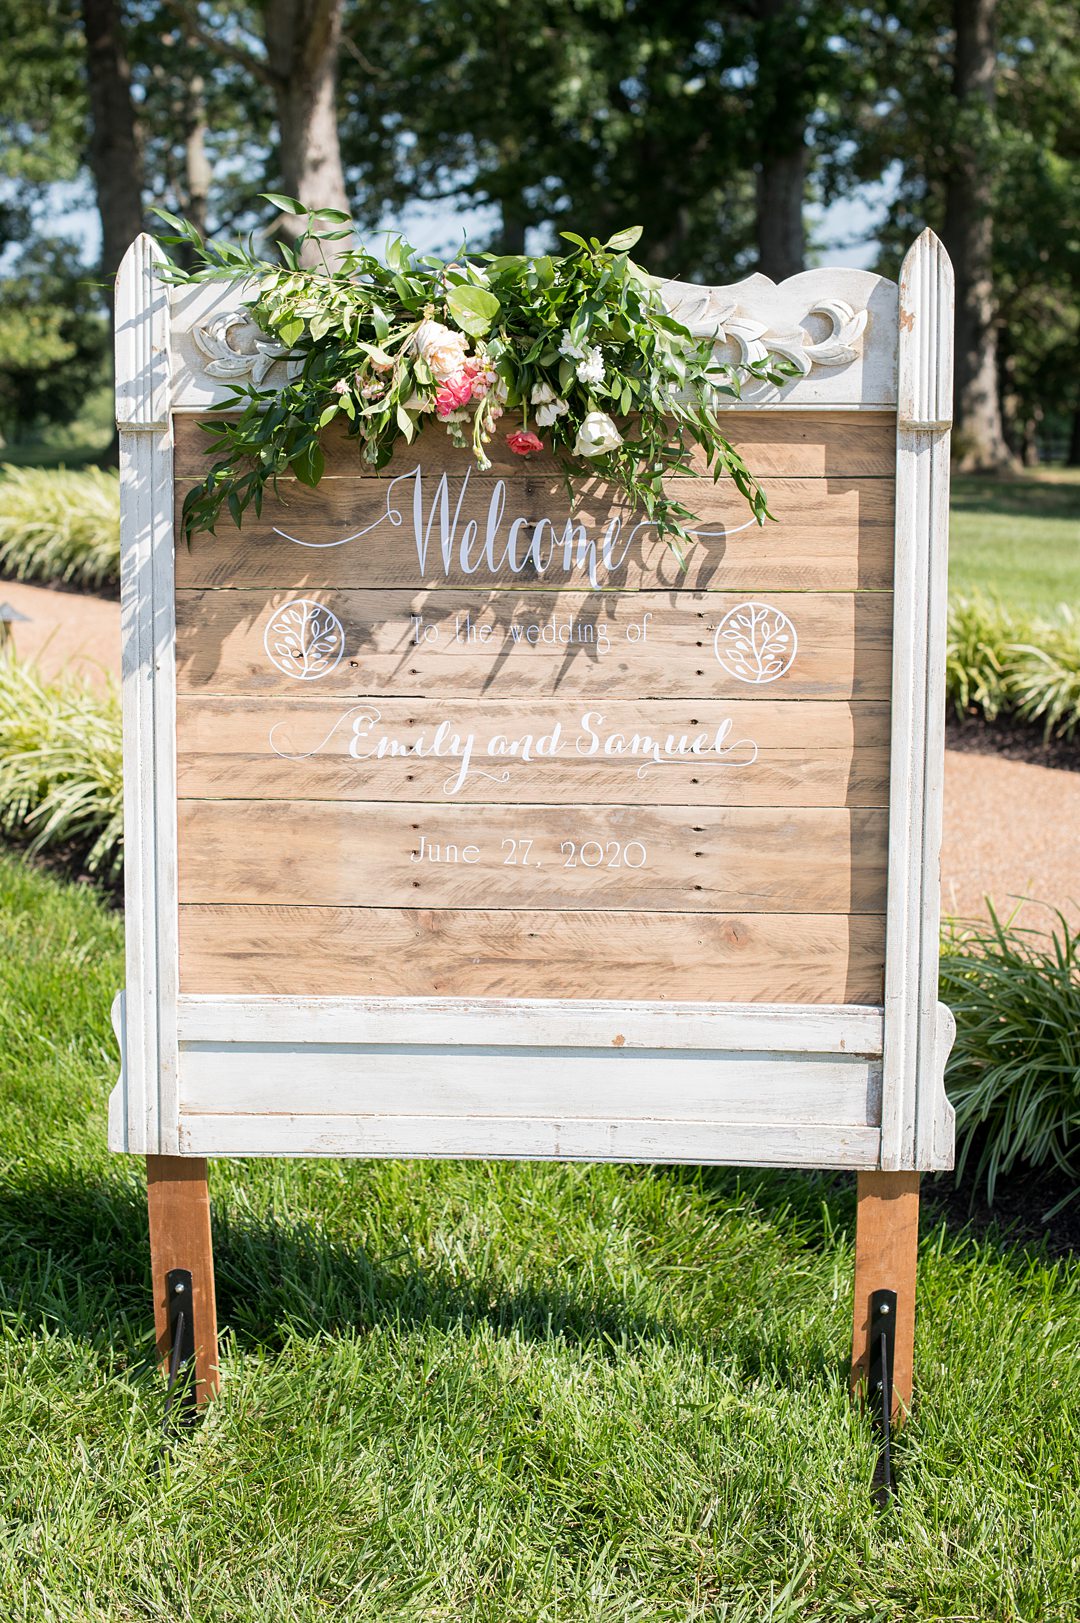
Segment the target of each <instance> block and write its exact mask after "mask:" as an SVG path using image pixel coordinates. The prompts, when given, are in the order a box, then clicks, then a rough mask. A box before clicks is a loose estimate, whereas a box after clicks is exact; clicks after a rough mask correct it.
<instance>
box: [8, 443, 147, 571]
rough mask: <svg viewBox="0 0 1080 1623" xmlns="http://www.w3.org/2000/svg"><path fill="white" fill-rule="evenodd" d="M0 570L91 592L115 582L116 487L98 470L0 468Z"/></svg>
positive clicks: (117, 568)
mask: <svg viewBox="0 0 1080 1623" xmlns="http://www.w3.org/2000/svg"><path fill="white" fill-rule="evenodd" d="M0 570H3V571H4V572H5V573H6V574H8V575H13V576H14V577H15V579H16V580H39V581H47V582H53V581H62V582H64V583H65V584H67V585H72V586H82V587H86V588H87V589H88V590H91V591H93V590H94V589H96V588H97V587H99V586H112V585H115V584H116V583H117V582H118V581H119V579H120V486H119V481H118V480H117V477H116V475H115V474H114V473H106V472H105V471H103V470H102V469H100V468H86V469H84V470H80V471H79V472H77V473H76V472H71V471H69V470H67V469H64V468H58V469H48V470H46V469H43V468H12V467H3V468H0Z"/></svg>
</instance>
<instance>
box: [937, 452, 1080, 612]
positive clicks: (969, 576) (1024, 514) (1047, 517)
mask: <svg viewBox="0 0 1080 1623" xmlns="http://www.w3.org/2000/svg"><path fill="white" fill-rule="evenodd" d="M949 585H950V588H951V589H952V591H953V592H954V593H956V594H963V595H970V594H971V593H972V592H982V593H983V594H984V595H988V596H994V597H998V598H1000V600H1001V602H1002V603H1003V604H1004V605H1005V607H1006V608H1008V609H1011V610H1014V611H1016V612H1018V613H1026V614H1035V615H1042V616H1044V617H1045V616H1052V615H1055V614H1056V613H1057V611H1058V609H1059V607H1060V605H1061V604H1063V603H1064V604H1068V605H1069V606H1070V607H1072V608H1073V609H1074V610H1078V611H1080V469H1069V470H1064V469H1052V470H1047V471H1046V472H1042V473H1033V474H1028V475H1025V476H1024V477H1022V478H1017V479H976V478H959V479H954V480H953V490H952V518H951V523H950V534H949Z"/></svg>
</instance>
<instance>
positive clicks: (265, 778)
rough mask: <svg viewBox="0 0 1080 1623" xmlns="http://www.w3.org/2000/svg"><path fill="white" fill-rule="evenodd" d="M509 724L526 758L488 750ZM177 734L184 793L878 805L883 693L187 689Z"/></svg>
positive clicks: (885, 726)
mask: <svg viewBox="0 0 1080 1623" xmlns="http://www.w3.org/2000/svg"><path fill="white" fill-rule="evenodd" d="M440 728H445V729H446V731H445V732H444V733H443V734H442V735H440ZM556 729H558V732H556ZM718 736H719V737H720V738H721V743H720V746H719V751H717V750H715V749H714V748H713V745H715V744H716V740H717V738H718ZM529 738H531V739H532V740H533V741H534V744H533V745H532V746H530V745H528V744H526V743H525V742H524V741H525V740H527V739H529ZM551 738H555V739H556V743H557V752H556V753H555V754H554V755H551V754H546V755H545V754H541V755H539V756H537V755H536V754H535V753H534V745H535V740H537V739H539V740H544V739H551ZM511 739H513V740H517V741H518V742H519V746H520V750H522V751H523V750H524V749H525V748H528V749H529V754H530V757H531V758H530V759H528V760H525V759H522V758H521V753H519V754H518V755H516V756H510V755H506V754H502V753H499V752H500V750H501V749H504V748H505V747H506V746H505V745H504V742H503V741H504V740H507V741H508V740H511ZM601 739H602V740H603V743H597V744H595V750H596V753H593V754H586V753H584V751H587V750H592V749H594V741H596V740H601ZM650 739H651V740H654V741H656V742H657V744H658V745H659V747H660V748H661V749H662V750H667V748H668V744H667V741H668V740H669V739H671V740H673V741H674V746H673V750H672V758H670V759H668V758H665V759H664V760H662V762H661V763H660V764H656V762H655V761H654V759H653V757H652V755H651V753H650V751H649V745H648V742H647V740H650ZM635 740H636V741H637V744H636V747H635ZM682 740H688V741H690V743H691V744H693V743H694V741H699V743H698V750H697V752H696V753H694V752H692V751H690V750H688V751H687V753H686V754H684V755H683V756H681V757H678V758H676V757H674V749H675V748H677V747H678V745H679V742H680V741H682ZM810 741H812V742H810ZM579 746H580V748H579ZM418 747H419V749H420V750H422V751H432V750H438V752H439V753H437V754H432V753H418V752H417V749H418ZM620 747H621V748H623V749H624V750H625V753H621V754H620V753H616V751H617V750H618V749H619V748H620ZM176 748H177V783H178V792H179V795H180V797H181V798H182V799H204V800H205V799H223V798H224V799H252V800H275V799H276V800H282V799H312V800H434V801H438V800H442V799H445V798H446V797H447V794H448V792H452V793H453V796H454V798H455V799H457V800H459V801H462V802H470V801H494V802H499V803H503V802H511V801H518V800H525V801H529V802H533V803H539V804H546V805H558V804H582V805H590V804H597V803H601V804H606V805H707V806H770V805H771V806H884V805H886V804H887V802H888V782H889V707H888V705H886V704H882V703H861V704H849V703H843V702H840V703H823V702H819V701H816V700H812V699H807V700H803V701H801V702H799V703H790V702H787V701H782V700H769V699H758V700H755V699H747V700H734V701H731V702H723V701H717V700H712V699H706V700H704V701H698V700H695V701H693V702H692V703H691V702H687V701H685V700H683V701H681V702H675V701H665V700H653V701H646V702H638V703H634V702H627V701H626V700H601V701H597V703H596V705H595V706H594V707H585V706H578V707H576V708H574V707H572V706H570V705H569V704H565V703H562V702H558V701H542V702H538V703H535V704H525V703H523V702H519V701H516V700H511V701H506V700H499V699H488V700H483V701H480V702H477V701H468V700H459V701H457V702H456V703H454V704H453V705H452V706H448V705H447V704H445V703H441V704H440V703H435V702H432V701H430V700H426V699H383V698H380V699H378V700H375V699H367V700H364V699H361V700H359V701H358V702H357V703H356V704H350V703H349V702H348V701H347V700H341V699H321V698H315V697H312V698H295V699H221V698H199V697H194V696H191V695H188V696H186V697H184V698H182V699H181V700H180V701H179V703H178V705H177V727H176ZM397 749H408V750H409V753H408V754H398V753H391V752H392V751H394V750H397ZM466 749H468V750H469V751H470V755H469V760H468V762H466V763H465V775H464V777H462V760H463V752H464V751H465V750H466ZM380 750H384V753H383V754H382V755H381V756H380V755H378V753H377V752H378V751H380ZM351 751H355V752H356V753H355V755H353V754H351V753H350V752H351ZM367 757H371V758H367ZM471 763H475V766H476V768H477V770H476V771H475V772H474V771H472V770H471ZM502 772H505V773H506V774H507V775H506V778H505V781H500V774H501V773H502Z"/></svg>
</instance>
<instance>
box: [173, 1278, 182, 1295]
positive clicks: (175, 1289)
mask: <svg viewBox="0 0 1080 1623" xmlns="http://www.w3.org/2000/svg"><path fill="white" fill-rule="evenodd" d="M183 1294H184V1287H183V1285H182V1284H181V1283H180V1281H179V1280H177V1281H176V1284H175V1285H174V1286H173V1295H174V1296H183Z"/></svg>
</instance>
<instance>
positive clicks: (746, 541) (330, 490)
mask: <svg viewBox="0 0 1080 1623" xmlns="http://www.w3.org/2000/svg"><path fill="white" fill-rule="evenodd" d="M669 490H670V492H671V493H672V494H673V495H674V496H676V497H677V498H678V500H679V501H681V502H682V503H683V504H684V505H685V506H686V507H688V508H689V509H690V510H691V511H692V512H693V513H694V514H695V515H696V517H697V520H698V524H697V529H698V530H699V533H700V537H701V538H700V540H699V541H698V544H697V545H696V546H694V547H693V548H691V549H690V551H689V552H688V554H687V557H686V560H685V566H684V562H683V561H681V560H680V559H679V558H678V557H677V556H676V554H675V553H674V552H673V551H672V548H671V547H670V545H669V544H668V543H667V542H666V541H664V540H660V539H658V538H657V537H656V534H655V532H654V531H653V529H652V526H651V525H646V524H644V522H643V521H642V522H638V521H636V520H635V515H634V512H633V509H631V508H629V507H628V506H627V505H626V504H625V503H624V502H623V501H622V500H621V499H620V500H613V499H612V496H611V493H610V487H608V486H606V485H600V486H596V485H595V484H594V485H589V484H586V485H585V486H584V488H583V489H582V490H581V492H580V493H579V494H578V495H577V496H576V497H575V499H574V501H573V502H571V501H570V499H569V498H568V496H567V493H566V488H565V486H564V485H563V483H562V481H561V480H555V479H541V478H539V477H537V476H535V475H530V474H528V473H527V472H526V471H524V470H522V471H520V472H519V474H518V476H517V477H509V476H508V477H507V479H506V480H504V481H497V482H495V483H492V481H490V480H488V481H486V482H484V481H481V480H477V479H474V478H473V476H472V474H455V475H454V476H453V477H448V478H447V479H446V481H445V487H443V486H442V485H441V483H440V480H439V478H438V476H436V475H434V474H432V473H431V472H430V471H429V470H428V469H427V468H426V467H425V468H424V469H423V472H422V474H421V473H419V472H418V470H416V469H414V470H413V473H412V476H409V475H403V476H399V477H398V478H396V479H393V480H383V481H373V480H370V479H335V480H332V481H324V482H323V483H322V484H320V485H319V487H318V489H316V490H311V489H308V488H307V487H305V486H304V485H300V484H297V483H296V481H295V480H292V481H289V480H284V481H281V482H280V483H279V486H278V494H277V498H276V499H275V497H274V496H273V494H271V495H270V496H269V498H268V500H267V502H266V504H265V505H264V507H263V511H262V514H261V516H259V517H256V516H255V514H254V512H250V513H248V514H247V515H246V516H245V519H244V524H243V528H242V529H240V530H239V531H238V530H236V529H235V528H234V526H233V525H232V524H231V522H230V521H229V520H228V519H225V520H224V521H223V522H222V524H221V527H220V530H219V531H218V533H217V534H216V535H209V534H206V533H201V534H197V535H194V536H192V537H191V539H190V541H185V542H182V543H181V544H180V545H179V546H178V548H177V557H176V568H177V583H178V585H180V586H183V587H200V586H224V587H228V586H241V587H288V588H291V589H294V590H299V589H302V588H304V587H312V588H318V589H328V588H331V587H338V586H353V587H387V586H396V587H410V588H414V587H416V586H417V585H418V584H421V583H423V584H424V585H427V586H429V587H431V588H432V589H440V588H445V587H461V586H468V587H470V588H471V589H473V590H476V589H477V588H480V589H484V590H486V589H490V588H502V589H506V590H514V589H515V580H517V581H518V582H519V583H521V582H525V583H527V584H532V585H534V586H537V587H539V586H543V587H545V588H553V589H564V588H577V589H579V590H582V589H589V588H590V587H601V588H604V589H610V588H618V589H619V590H622V591H639V590H655V589H656V588H658V587H659V588H663V589H665V590H667V591H704V590H710V591H748V590H754V591H762V590H770V589H771V590H777V591H785V590H788V591H790V590H814V589H816V590H823V591H855V590H856V589H863V590H872V591H883V590H886V589H887V588H888V587H889V586H890V585H891V583H892V550H893V509H894V494H893V484H892V481H891V480H888V479H861V480H860V479H846V480H840V479H833V480H824V479H802V480H799V479H775V480H770V481H769V487H768V496H769V508H770V511H771V513H772V514H773V518H774V520H775V522H772V521H769V522H767V523H766V524H765V525H764V526H759V525H758V524H757V523H756V522H753V521H752V520H751V518H750V516H749V513H748V509H747V506H746V503H745V502H744V500H743V498H742V497H741V496H740V495H739V493H738V491H737V490H736V489H735V487H734V485H732V484H731V483H730V481H722V482H721V483H720V484H717V485H714V484H713V483H712V482H711V481H710V480H686V479H682V480H676V481H669ZM180 501H181V493H180V492H179V491H178V494H177V503H178V510H177V534H179V533H180V524H179V503H180ZM541 520H546V521H547V522H546V523H543V524H541V525H540V527H539V529H538V528H537V526H538V522H539V521H541ZM568 525H569V526H570V528H569V529H568Z"/></svg>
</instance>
